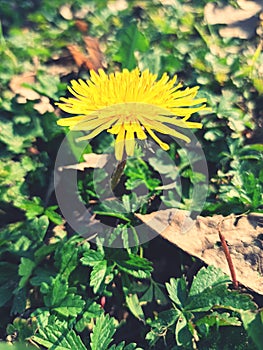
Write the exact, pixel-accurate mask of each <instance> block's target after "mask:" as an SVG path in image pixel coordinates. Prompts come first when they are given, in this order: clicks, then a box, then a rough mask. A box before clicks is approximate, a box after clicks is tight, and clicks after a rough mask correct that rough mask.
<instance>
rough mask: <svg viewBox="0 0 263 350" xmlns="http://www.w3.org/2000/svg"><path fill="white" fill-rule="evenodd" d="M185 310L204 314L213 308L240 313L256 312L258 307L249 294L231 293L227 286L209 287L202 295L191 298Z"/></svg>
mask: <svg viewBox="0 0 263 350" xmlns="http://www.w3.org/2000/svg"><path fill="white" fill-rule="evenodd" d="M187 303H188V304H187V305H186V306H185V310H191V312H203V311H208V310H210V309H212V308H215V307H217V308H224V309H229V310H233V311H237V312H239V311H240V310H255V309H256V305H255V303H253V301H252V298H251V297H250V296H249V295H248V294H241V293H240V292H238V291H231V290H229V289H227V287H226V286H225V285H218V286H214V287H208V288H207V289H206V290H204V291H203V292H201V293H200V294H196V295H194V296H189V297H188V300H187Z"/></svg>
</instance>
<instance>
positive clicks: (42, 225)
mask: <svg viewBox="0 0 263 350" xmlns="http://www.w3.org/2000/svg"><path fill="white" fill-rule="evenodd" d="M30 224H31V225H30V226H31V230H32V231H34V234H35V236H36V238H37V239H38V240H40V241H42V240H43V239H44V237H45V234H46V232H47V229H48V225H49V220H48V217H47V216H46V215H42V216H41V217H40V218H35V219H33V220H32V222H31V223H30Z"/></svg>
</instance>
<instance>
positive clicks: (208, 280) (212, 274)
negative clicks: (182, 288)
mask: <svg viewBox="0 0 263 350" xmlns="http://www.w3.org/2000/svg"><path fill="white" fill-rule="evenodd" d="M228 282H230V281H229V277H228V276H227V275H225V274H224V273H223V271H222V270H221V269H218V268H216V267H214V266H212V265H211V266H208V267H207V268H205V267H203V268H202V269H201V270H199V271H198V273H197V275H196V276H195V277H194V279H193V283H192V285H191V288H190V291H189V296H194V295H198V294H200V293H202V292H203V291H204V290H206V289H207V288H212V287H215V286H217V285H219V284H222V283H228Z"/></svg>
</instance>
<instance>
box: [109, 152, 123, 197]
mask: <svg viewBox="0 0 263 350" xmlns="http://www.w3.org/2000/svg"><path fill="white" fill-rule="evenodd" d="M125 165H126V159H124V160H122V161H121V162H120V163H119V164H118V165H117V168H116V170H115V171H114V173H113V175H112V178H111V189H112V190H114V188H115V187H116V186H117V185H118V183H119V181H120V178H121V176H122V174H123V170H124V168H125Z"/></svg>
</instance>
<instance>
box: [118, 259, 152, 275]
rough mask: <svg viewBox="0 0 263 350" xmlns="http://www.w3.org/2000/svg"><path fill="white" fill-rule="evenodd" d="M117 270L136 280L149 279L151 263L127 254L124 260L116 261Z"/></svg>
mask: <svg viewBox="0 0 263 350" xmlns="http://www.w3.org/2000/svg"><path fill="white" fill-rule="evenodd" d="M115 262H116V264H117V265H118V267H119V269H120V270H122V271H125V272H126V273H128V274H129V275H132V276H134V277H137V278H149V277H150V276H151V272H152V263H151V262H150V261H149V260H147V259H145V258H141V257H139V256H138V255H135V254H132V253H131V254H129V256H128V257H126V259H125V258H124V259H116V261H115Z"/></svg>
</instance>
